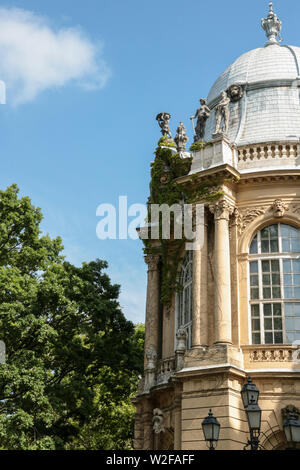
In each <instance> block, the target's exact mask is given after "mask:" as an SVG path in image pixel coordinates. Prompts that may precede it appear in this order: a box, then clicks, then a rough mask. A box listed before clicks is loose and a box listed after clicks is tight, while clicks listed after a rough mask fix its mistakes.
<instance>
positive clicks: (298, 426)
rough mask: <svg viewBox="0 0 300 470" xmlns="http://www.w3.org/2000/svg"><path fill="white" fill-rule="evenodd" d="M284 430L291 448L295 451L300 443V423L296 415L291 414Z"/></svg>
mask: <svg viewBox="0 0 300 470" xmlns="http://www.w3.org/2000/svg"><path fill="white" fill-rule="evenodd" d="M283 430H284V434H285V437H286V440H287V441H288V443H289V444H290V445H291V448H293V449H295V448H296V445H297V444H298V443H299V442H300V421H299V420H298V419H297V417H296V415H295V414H294V413H290V414H289V417H288V418H287V419H286V420H285V422H284V423H283Z"/></svg>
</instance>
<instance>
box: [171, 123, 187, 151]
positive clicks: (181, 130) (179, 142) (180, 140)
mask: <svg viewBox="0 0 300 470" xmlns="http://www.w3.org/2000/svg"><path fill="white" fill-rule="evenodd" d="M188 140H189V138H188V136H187V135H186V128H185V127H184V125H183V123H182V122H181V123H180V124H179V126H178V128H177V134H176V136H175V138H174V142H175V144H176V147H177V151H178V153H184V152H185V146H186V143H187V141H188Z"/></svg>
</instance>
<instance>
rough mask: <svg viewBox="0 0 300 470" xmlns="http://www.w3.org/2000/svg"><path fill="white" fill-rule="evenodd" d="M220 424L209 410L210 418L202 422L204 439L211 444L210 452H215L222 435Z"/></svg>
mask: <svg viewBox="0 0 300 470" xmlns="http://www.w3.org/2000/svg"><path fill="white" fill-rule="evenodd" d="M220 427H221V426H220V423H219V421H218V420H217V419H216V418H215V417H214V416H213V413H212V411H211V410H209V413H208V416H207V417H206V418H205V419H204V420H203V421H202V429H203V434H204V438H205V440H206V442H207V443H209V450H215V447H216V446H217V442H218V440H219V434H220Z"/></svg>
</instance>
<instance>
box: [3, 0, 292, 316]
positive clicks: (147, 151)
mask: <svg viewBox="0 0 300 470" xmlns="http://www.w3.org/2000/svg"><path fill="white" fill-rule="evenodd" d="M274 9H275V11H276V13H277V14H278V16H279V17H280V19H281V20H282V21H283V30H282V36H283V40H284V44H293V45H300V35H299V32H298V27H299V26H298V19H299V15H300V4H299V3H298V2H296V1H295V0H284V1H283V0H278V1H275V2H274ZM267 13H268V1H265V0H252V1H251V2H241V1H238V0H228V1H226V2H224V1H221V0H214V1H212V2H205V1H202V0H185V2H183V1H179V0H164V1H161V0H151V2H150V1H145V0H84V1H83V0H19V1H6V2H1V4H0V79H2V80H4V81H5V83H6V85H7V104H6V105H1V107H0V136H1V172H0V183H1V188H2V189H4V188H6V187H7V186H8V185H10V184H12V183H17V184H18V186H19V187H20V190H21V194H22V195H28V196H29V197H30V198H31V199H32V202H33V204H34V205H36V206H39V207H41V208H42V212H43V214H44V221H43V223H42V229H43V230H44V231H45V232H48V233H49V234H50V235H51V236H53V237H54V236H57V235H59V236H61V237H62V239H63V243H64V246H65V254H66V257H67V259H68V260H70V261H71V262H73V263H75V264H77V265H79V264H80V263H81V262H82V261H90V260H93V259H95V258H101V259H105V260H107V261H108V263H109V270H108V272H109V274H110V276H111V278H112V281H113V282H114V283H119V284H121V297H120V302H121V305H122V306H123V311H124V313H125V315H126V317H127V318H129V319H130V320H132V321H134V322H142V321H144V312H145V293H146V266H145V263H144V260H143V253H142V243H141V242H140V241H133V240H106V241H100V240H99V239H97V237H96V225H97V222H98V219H97V218H96V208H97V206H98V205H99V204H101V203H110V204H115V205H116V204H117V203H118V198H119V196H127V197H128V203H129V204H134V203H145V202H146V200H147V197H148V193H149V176H150V162H151V161H152V159H153V152H154V150H155V146H156V143H157V141H158V139H159V138H160V131H159V128H158V125H157V122H156V121H155V116H156V115H157V113H159V112H161V111H166V112H169V113H171V115H172V120H171V130H172V131H173V134H174V132H175V130H176V128H177V125H178V123H179V121H183V123H184V124H185V126H186V128H187V130H188V134H189V137H190V143H191V142H192V128H191V122H190V120H189V116H191V115H192V114H194V111H195V110H196V108H197V106H198V101H199V98H202V97H206V96H207V94H208V92H209V89H210V87H211V86H212V84H213V82H214V81H215V79H216V78H217V76H218V75H219V74H220V73H221V72H222V71H223V70H224V69H225V68H226V67H227V66H228V65H229V64H230V63H231V62H233V61H234V60H235V59H236V58H237V57H238V56H240V55H241V54H242V53H243V52H246V51H248V50H250V49H254V48H256V47H262V46H263V45H264V44H265V42H266V39H265V35H264V32H263V30H262V29H261V26H260V19H261V18H262V17H266V16H267ZM71 59H72V60H71Z"/></svg>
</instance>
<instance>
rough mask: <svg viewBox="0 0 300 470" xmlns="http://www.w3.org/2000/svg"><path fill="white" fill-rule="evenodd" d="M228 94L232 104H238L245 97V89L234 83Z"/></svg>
mask: <svg viewBox="0 0 300 470" xmlns="http://www.w3.org/2000/svg"><path fill="white" fill-rule="evenodd" d="M226 93H227V96H229V98H230V100H231V102H232V103H236V102H237V101H239V100H240V99H241V98H242V97H243V95H244V91H243V87H242V86H241V85H238V84H237V83H234V84H233V85H231V86H230V87H229V88H228V89H227V91H226Z"/></svg>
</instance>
